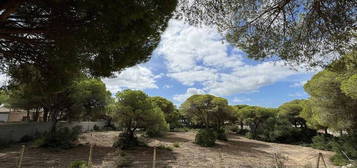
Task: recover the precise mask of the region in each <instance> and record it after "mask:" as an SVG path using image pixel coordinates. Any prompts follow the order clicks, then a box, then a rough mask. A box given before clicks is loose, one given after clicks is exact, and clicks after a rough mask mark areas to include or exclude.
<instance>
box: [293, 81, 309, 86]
mask: <svg viewBox="0 0 357 168" xmlns="http://www.w3.org/2000/svg"><path fill="white" fill-rule="evenodd" d="M306 83H307V80H303V81H298V82H295V83H293V84H291V85H290V87H304V85H305V84H306Z"/></svg>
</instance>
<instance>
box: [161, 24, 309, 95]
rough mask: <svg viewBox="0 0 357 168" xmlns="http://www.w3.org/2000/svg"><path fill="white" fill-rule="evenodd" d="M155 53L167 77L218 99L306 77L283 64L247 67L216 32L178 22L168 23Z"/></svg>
mask: <svg viewBox="0 0 357 168" xmlns="http://www.w3.org/2000/svg"><path fill="white" fill-rule="evenodd" d="M156 52H157V53H158V54H159V55H161V56H163V57H164V59H165V60H166V62H165V64H166V67H167V70H168V74H167V76H168V77H171V78H173V79H176V80H177V81H179V82H180V83H182V84H183V85H186V86H193V85H195V84H199V85H202V90H203V91H205V92H206V93H211V94H215V95H218V96H227V95H233V94H236V93H243V92H252V91H256V90H258V89H259V88H261V87H263V86H266V85H269V84H273V83H275V82H277V81H280V80H283V79H285V78H286V77H288V76H291V75H295V74H301V73H307V71H306V70H302V69H300V68H298V69H299V70H298V71H296V70H293V69H291V68H290V67H289V66H288V65H285V64H284V63H283V62H282V61H278V62H272V61H268V62H262V63H260V64H256V65H249V64H247V63H245V62H244V60H243V58H244V54H243V52H241V51H240V50H238V49H236V48H233V47H232V46H230V45H229V44H228V43H227V42H226V41H224V40H223V38H222V36H221V35H220V33H218V32H217V31H216V30H215V29H212V28H209V27H201V28H198V27H193V26H190V25H187V24H184V23H183V22H181V21H177V20H171V21H170V23H169V27H168V29H167V30H166V31H165V32H164V34H163V35H162V41H161V43H160V45H159V47H158V49H157V50H156Z"/></svg>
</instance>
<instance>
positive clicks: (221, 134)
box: [216, 128, 228, 141]
mask: <svg viewBox="0 0 357 168" xmlns="http://www.w3.org/2000/svg"><path fill="white" fill-rule="evenodd" d="M216 134H217V139H219V140H223V141H228V137H227V136H228V131H227V130H225V129H224V128H221V129H218V130H216Z"/></svg>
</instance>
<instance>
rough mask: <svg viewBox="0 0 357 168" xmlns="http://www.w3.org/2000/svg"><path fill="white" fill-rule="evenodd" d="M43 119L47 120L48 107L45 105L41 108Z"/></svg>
mask: <svg viewBox="0 0 357 168" xmlns="http://www.w3.org/2000/svg"><path fill="white" fill-rule="evenodd" d="M43 121H44V122H47V121H48V108H47V107H45V108H43Z"/></svg>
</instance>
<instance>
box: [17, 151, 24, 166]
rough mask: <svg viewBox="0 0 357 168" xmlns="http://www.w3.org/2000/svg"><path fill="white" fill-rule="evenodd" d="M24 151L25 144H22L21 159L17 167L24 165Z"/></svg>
mask: <svg viewBox="0 0 357 168" xmlns="http://www.w3.org/2000/svg"><path fill="white" fill-rule="evenodd" d="M24 152H25V145H22V147H21V150H20V156H19V160H18V161H17V166H16V167H17V168H21V167H22V160H23V157H24Z"/></svg>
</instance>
